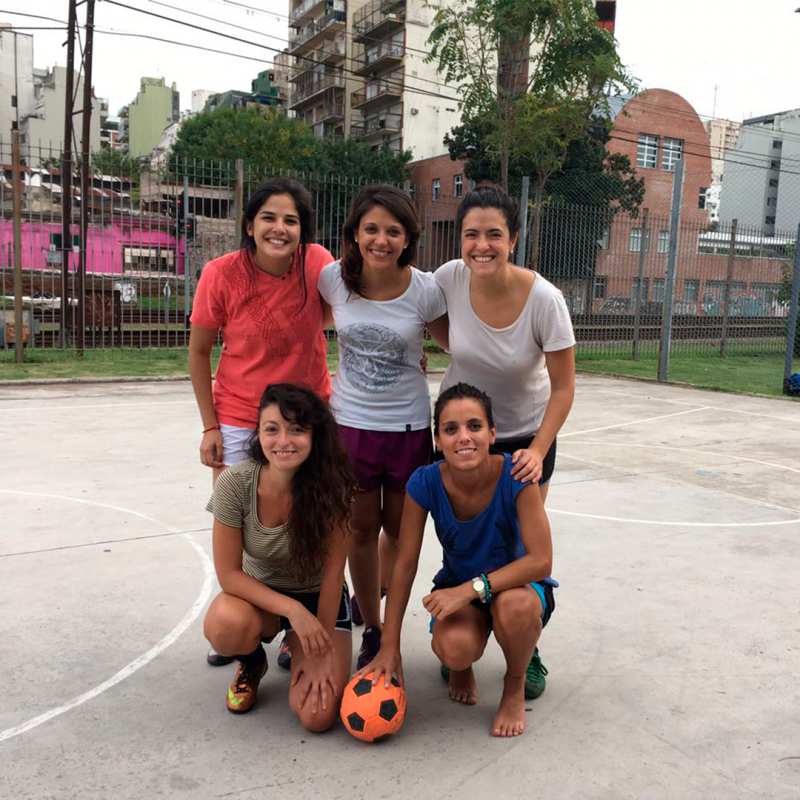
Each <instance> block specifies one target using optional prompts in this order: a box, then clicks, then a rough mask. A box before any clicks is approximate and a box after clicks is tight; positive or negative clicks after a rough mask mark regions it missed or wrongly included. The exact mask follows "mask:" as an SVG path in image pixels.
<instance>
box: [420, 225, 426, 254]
mask: <svg viewBox="0 0 800 800" xmlns="http://www.w3.org/2000/svg"><path fill="white" fill-rule="evenodd" d="M419 246H420V248H421V249H422V250H424V249H425V228H423V229H422V230H421V231H420V234H419Z"/></svg>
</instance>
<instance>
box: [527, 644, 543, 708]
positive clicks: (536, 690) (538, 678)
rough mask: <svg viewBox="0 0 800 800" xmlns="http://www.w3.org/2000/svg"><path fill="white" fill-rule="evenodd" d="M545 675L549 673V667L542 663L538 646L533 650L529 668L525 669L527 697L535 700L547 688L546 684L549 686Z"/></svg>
mask: <svg viewBox="0 0 800 800" xmlns="http://www.w3.org/2000/svg"><path fill="white" fill-rule="evenodd" d="M545 675H547V667H546V666H545V665H544V664H542V659H541V658H540V657H539V648H538V647H537V648H536V649H535V650H534V651H533V656H531V660H530V663H529V664H528V669H527V670H526V671H525V698H526V699H527V700H535V699H536V698H537V697H539V695H540V694H541V693H542V692H543V691H544V690H545V686H547V681H546V680H545V678H544V676H545Z"/></svg>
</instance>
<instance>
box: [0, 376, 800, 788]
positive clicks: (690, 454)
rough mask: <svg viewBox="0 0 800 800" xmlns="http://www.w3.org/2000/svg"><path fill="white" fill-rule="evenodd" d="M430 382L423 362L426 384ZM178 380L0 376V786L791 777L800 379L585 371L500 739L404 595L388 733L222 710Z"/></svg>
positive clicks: (503, 783) (798, 601) (199, 496)
mask: <svg viewBox="0 0 800 800" xmlns="http://www.w3.org/2000/svg"><path fill="white" fill-rule="evenodd" d="M432 388H433V390H434V391H435V390H436V389H437V388H438V387H437V384H436V382H435V380H434V381H433V382H432ZM199 427H200V424H199V417H198V414H197V411H196V409H195V405H194V401H193V399H192V394H191V389H190V386H189V384H188V383H152V384H148V383H129V384H124V383H121V384H92V385H52V386H15V387H8V386H4V387H0V441H2V442H3V448H2V462H1V463H0V520H1V521H2V522H1V524H0V587H2V590H1V591H0V675H2V685H1V688H0V698H1V700H0V797H1V798H3V799H4V800H23V798H53V799H56V800H61V799H62V798H79V799H80V800H89V799H90V798H91V799H94V798H98V799H101V800H106V799H108V800H112V799H116V798H136V800H139V799H140V798H141V799H142V800H145V799H148V800H149V798H155V797H170V798H218V797H219V798H238V799H239V800H255V798H272V797H275V798H348V799H352V798H370V800H373V799H374V798H391V797H414V798H421V799H423V800H427V798H431V799H433V798H436V799H437V800H438V799H439V798H441V799H442V800H443V799H444V798H463V797H474V798H487V797H493V798H526V799H527V798H530V797H531V796H534V797H535V796H541V795H543V796H547V797H551V798H598V799H599V798H751V797H753V798H781V799H784V798H786V799H788V798H798V797H800V681H798V675H800V612H799V611H798V609H800V404H797V403H790V402H787V401H782V400H778V399H760V398H750V397H737V396H733V395H725V394H717V393H711V392H702V391H693V390H690V389H685V388H678V387H670V386H658V385H651V384H644V383H636V382H628V381H616V380H610V379H603V378H594V377H580V378H579V381H578V392H577V399H576V403H575V408H574V410H573V412H572V414H571V416H570V418H569V421H568V423H567V425H566V427H565V430H564V432H563V434H562V436H561V437H560V439H559V451H558V452H559V455H558V466H557V470H556V474H555V477H554V480H553V486H552V489H551V493H550V497H549V499H548V511H549V516H550V519H551V522H552V527H553V533H554V542H555V549H556V556H555V567H554V575H555V576H556V577H557V578H558V579H559V580H560V581H561V588H560V589H559V590H558V591H557V595H556V596H557V604H558V606H557V610H556V612H555V614H554V616H553V619H552V621H551V623H550V626H549V627H548V628H547V629H546V631H545V633H544V636H543V638H542V641H541V651H542V654H543V657H544V661H545V663H546V665H547V666H548V668H549V670H550V676H549V679H548V687H547V691H546V692H545V694H544V695H543V696H542V697H541V698H540V699H538V700H536V701H533V702H531V703H530V704H529V706H528V707H529V708H530V713H529V714H528V724H529V727H528V731H527V732H526V734H525V735H524V736H523V737H521V738H520V739H516V740H512V741H508V740H506V741H500V740H493V739H492V738H491V737H490V736H489V734H488V727H489V724H490V722H491V720H492V717H493V714H494V711H495V707H496V703H497V700H498V698H499V692H500V687H501V678H502V673H503V662H502V657H501V653H500V650H499V648H498V647H497V645H496V643H494V642H493V641H492V642H490V644H489V646H488V647H487V651H486V655H485V657H484V659H483V661H482V662H481V663H480V664H479V666H478V668H477V675H478V681H479V686H480V692H481V699H480V702H479V704H478V705H477V706H474V707H463V706H457V705H455V704H453V703H451V702H450V701H449V700H448V699H447V697H446V693H445V687H444V684H443V682H442V680H441V678H440V677H439V671H438V667H437V662H436V660H435V658H434V656H433V655H432V653H431V652H430V649H429V636H428V632H427V618H426V615H425V613H424V609H423V608H422V606H421V603H420V598H421V597H422V596H423V595H424V594H425V593H426V592H427V591H428V587H429V585H430V581H429V579H430V578H431V577H432V576H433V574H434V572H435V571H436V569H437V566H438V563H439V560H440V551H439V549H438V545H437V542H436V539H435V536H434V534H433V531H432V528H429V532H428V533H429V535H428V537H427V538H426V544H425V546H424V549H423V556H422V561H421V564H420V569H419V573H418V579H417V581H416V584H415V587H414V593H413V595H412V600H411V603H410V606H409V611H408V614H407V618H406V626H405V629H404V662H405V669H406V676H407V680H408V694H409V711H408V716H407V719H406V723H405V726H404V728H403V730H402V731H401V732H400V734H399V735H398V736H397V737H395V738H394V739H393V740H390V741H387V742H384V743H383V744H380V745H375V746H369V745H363V744H361V743H359V742H357V741H355V740H353V739H351V738H350V737H349V736H348V734H347V733H346V732H345V731H344V730H343V729H342V728H341V727H340V726H339V727H337V728H336V729H334V730H333V731H332V732H330V733H328V734H325V735H322V736H314V735H310V734H307V733H305V732H304V731H303V730H302V729H301V727H300V726H299V724H298V723H296V722H295V720H294V718H293V717H292V716H291V714H290V712H289V710H288V707H287V703H286V692H287V687H288V679H287V674H286V673H284V672H282V671H281V670H280V669H278V668H277V666H276V664H275V657H276V655H277V647H276V646H275V645H271V646H270V647H269V648H268V650H269V658H270V661H271V664H272V666H271V669H270V671H269V673H268V675H267V677H266V678H265V680H264V682H263V683H262V690H261V694H260V699H259V704H258V706H257V707H256V709H255V710H254V711H253V712H252V713H250V714H248V715H246V716H244V717H236V716H234V715H232V714H229V713H228V712H227V711H226V710H225V708H224V704H223V693H224V690H225V688H226V687H227V685H228V683H229V682H230V680H231V677H232V674H233V671H234V667H233V666H229V667H225V668H222V669H213V668H211V667H208V666H207V665H206V663H205V652H206V643H205V641H204V639H203V636H202V618H203V612H204V608H205V606H206V604H207V602H208V600H209V597H210V596H211V594H212V592H214V591H216V585H215V581H214V578H213V573H212V565H211V561H210V559H209V553H210V540H211V537H210V518H209V515H208V514H207V513H206V512H205V511H204V510H203V506H204V505H205V502H206V499H207V497H208V495H209V488H210V474H209V472H208V470H206V468H204V467H202V466H201V465H200V464H199V463H198V460H197V455H196V453H197V445H198V443H199V436H198V430H199Z"/></svg>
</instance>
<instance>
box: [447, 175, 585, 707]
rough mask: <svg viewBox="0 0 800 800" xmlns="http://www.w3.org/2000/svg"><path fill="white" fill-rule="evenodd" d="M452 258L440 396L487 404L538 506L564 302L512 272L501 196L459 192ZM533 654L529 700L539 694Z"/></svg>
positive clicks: (565, 383) (569, 376) (563, 371)
mask: <svg viewBox="0 0 800 800" xmlns="http://www.w3.org/2000/svg"><path fill="white" fill-rule="evenodd" d="M456 230H457V231H458V232H459V234H460V236H461V258H460V259H457V260H455V261H449V262H448V263H446V264H443V265H442V266H441V267H439V269H437V270H436V272H435V273H434V276H435V279H436V282H437V284H438V285H439V286H440V287H441V289H442V291H443V292H444V295H445V298H446V300H447V310H448V319H449V334H448V336H449V350H450V354H451V355H452V358H453V361H452V363H451V365H450V367H449V368H448V370H447V372H446V373H445V376H444V379H443V380H442V386H441V391H445V390H446V389H448V388H449V387H450V386H454V385H455V384H457V383H468V384H471V385H472V386H477V387H478V388H479V389H480V390H481V391H483V392H485V393H486V394H487V395H489V397H491V398H492V406H493V409H494V420H495V424H496V425H497V441H496V442H495V444H494V448H495V451H497V452H501V453H509V454H510V455H511V456H512V461H513V463H514V467H513V469H512V474H513V475H514V477H515V479H517V480H521V481H538V483H539V491H540V492H541V496H542V502H544V500H545V499H546V497H547V489H548V486H549V483H548V481H549V480H550V477H551V475H552V474H553V468H554V466H555V460H556V435H557V434H558V432H559V430H560V429H561V426H562V425H563V424H564V421H565V420H566V418H567V415H568V414H569V411H570V408H571V407H572V400H573V397H574V394H575V355H574V346H575V336H574V334H573V331H572V323H571V321H570V317H569V311H568V310H567V306H566V303H565V302H564V297H563V295H562V294H561V292H560V291H559V290H558V289H557V288H556V287H555V286H553V284H552V283H550V282H549V281H547V280H546V279H545V278H543V277H542V276H541V275H539V274H538V273H537V272H534V271H533V270H529V269H523V268H521V267H518V266H515V265H514V264H513V263H512V262H511V256H512V253H513V251H514V248H515V246H516V244H517V237H518V231H519V211H518V209H517V207H516V205H515V203H514V201H513V200H512V199H511V198H510V197H509V196H508V194H507V193H506V192H504V191H503V190H502V189H498V188H496V187H494V186H480V187H478V188H477V189H475V190H474V191H471V192H468V193H467V195H466V196H465V197H464V199H463V200H462V201H461V205H460V206H459V208H458V212H457V213H456ZM546 674H547V671H546V670H545V669H544V667H543V666H542V664H541V662H540V660H539V655H538V652H537V653H534V656H533V658H532V659H531V664H530V666H529V668H528V682H527V683H528V684H530V685H529V686H526V691H528V696H529V697H531V696H537V692H538V694H541V692H542V691H544V686H545V679H544V676H545V675H546Z"/></svg>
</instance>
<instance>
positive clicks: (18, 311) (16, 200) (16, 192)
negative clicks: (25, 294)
mask: <svg viewBox="0 0 800 800" xmlns="http://www.w3.org/2000/svg"><path fill="white" fill-rule="evenodd" d="M11 142H12V145H13V150H14V152H13V155H12V156H11V158H12V164H11V169H12V171H11V179H12V180H13V181H14V187H13V189H12V195H13V204H14V206H13V207H14V354H15V360H16V362H17V364H21V363H22V362H23V361H24V358H25V357H24V354H23V350H22V347H23V337H24V333H25V331H24V325H25V323H24V319H23V316H22V170H21V169H20V164H19V159H20V156H19V131H17V130H15V131H13V132H12V139H11ZM31 294H33V292H31ZM31 335H33V331H31Z"/></svg>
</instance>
